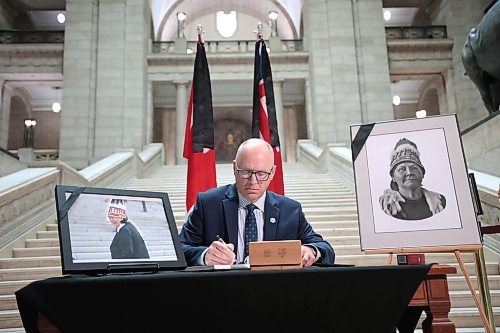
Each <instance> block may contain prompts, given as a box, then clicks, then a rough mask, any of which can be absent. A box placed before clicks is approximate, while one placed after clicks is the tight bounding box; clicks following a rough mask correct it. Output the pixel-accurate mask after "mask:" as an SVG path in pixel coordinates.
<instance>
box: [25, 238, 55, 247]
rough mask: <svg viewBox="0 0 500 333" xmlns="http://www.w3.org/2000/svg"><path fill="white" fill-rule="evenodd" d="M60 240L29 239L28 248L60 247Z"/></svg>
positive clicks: (27, 241)
mask: <svg viewBox="0 0 500 333" xmlns="http://www.w3.org/2000/svg"><path fill="white" fill-rule="evenodd" d="M58 246H59V239H57V238H50V239H27V240H26V247H28V248H30V247H58Z"/></svg>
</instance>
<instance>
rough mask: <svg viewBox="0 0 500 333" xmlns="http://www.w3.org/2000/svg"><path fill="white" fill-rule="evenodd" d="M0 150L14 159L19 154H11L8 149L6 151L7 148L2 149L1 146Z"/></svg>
mask: <svg viewBox="0 0 500 333" xmlns="http://www.w3.org/2000/svg"><path fill="white" fill-rule="evenodd" d="M0 152H1V153H4V154H6V155H9V156H10V157H12V158H15V159H16V160H18V159H19V156H17V155H16V154H12V153H11V152H10V151H8V150H7V149H3V148H2V147H0Z"/></svg>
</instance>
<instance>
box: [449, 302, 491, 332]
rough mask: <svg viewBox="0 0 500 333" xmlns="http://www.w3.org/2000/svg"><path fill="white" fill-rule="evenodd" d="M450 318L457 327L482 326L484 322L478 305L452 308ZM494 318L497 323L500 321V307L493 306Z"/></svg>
mask: <svg viewBox="0 0 500 333" xmlns="http://www.w3.org/2000/svg"><path fill="white" fill-rule="evenodd" d="M449 318H450V320H451V321H452V322H453V323H454V324H455V326H456V327H482V326H483V322H482V320H481V316H480V315H479V311H478V309H477V307H468V308H453V307H452V308H451V310H450V314H449ZM493 318H494V321H495V323H500V308H499V307H493Z"/></svg>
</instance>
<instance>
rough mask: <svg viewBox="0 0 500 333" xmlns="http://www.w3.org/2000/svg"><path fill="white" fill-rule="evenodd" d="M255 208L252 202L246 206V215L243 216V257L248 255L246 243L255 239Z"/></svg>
mask: <svg viewBox="0 0 500 333" xmlns="http://www.w3.org/2000/svg"><path fill="white" fill-rule="evenodd" d="M255 208H256V207H255V205H254V204H249V205H248V206H246V209H247V217H246V218H245V250H244V253H243V259H245V258H246V257H248V252H249V251H248V243H250V242H256V241H257V221H256V220H255V215H254V213H253V211H254V209H255Z"/></svg>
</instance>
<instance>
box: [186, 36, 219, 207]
mask: <svg viewBox="0 0 500 333" xmlns="http://www.w3.org/2000/svg"><path fill="white" fill-rule="evenodd" d="M183 156H184V158H186V159H188V170H187V187H186V210H187V211H190V210H191V209H192V207H193V205H194V204H195V202H196V196H197V195H198V192H203V191H206V190H209V189H211V188H213V187H216V186H217V177H216V173H215V150H214V125H213V109H212V87H211V84H210V72H209V70H208V62H207V55H206V53H205V46H204V45H203V42H202V40H201V35H200V34H198V43H197V52H196V58H195V61H194V73H193V82H192V83H191V96H190V97H189V107H188V114H187V119H186V133H185V137H184V154H183Z"/></svg>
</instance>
